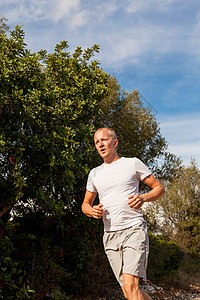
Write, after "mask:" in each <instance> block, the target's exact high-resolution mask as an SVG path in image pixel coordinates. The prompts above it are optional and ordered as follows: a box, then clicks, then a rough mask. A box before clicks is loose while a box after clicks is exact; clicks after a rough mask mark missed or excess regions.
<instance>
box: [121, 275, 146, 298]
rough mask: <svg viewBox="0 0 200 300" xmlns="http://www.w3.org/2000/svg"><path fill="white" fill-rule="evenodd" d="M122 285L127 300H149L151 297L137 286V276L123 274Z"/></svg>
mask: <svg viewBox="0 0 200 300" xmlns="http://www.w3.org/2000/svg"><path fill="white" fill-rule="evenodd" d="M123 283H124V285H123V287H122V290H123V292H124V295H125V298H126V299H128V300H151V299H152V298H151V297H150V296H148V295H147V294H146V293H145V292H144V291H141V290H140V288H139V277H136V276H133V275H130V274H126V273H124V274H123Z"/></svg>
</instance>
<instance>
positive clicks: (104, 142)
mask: <svg viewBox="0 0 200 300" xmlns="http://www.w3.org/2000/svg"><path fill="white" fill-rule="evenodd" d="M94 142H95V147H96V149H97V151H98V153H99V155H100V156H101V157H102V158H103V159H106V158H108V157H113V156H114V155H116V147H117V144H118V140H117V139H113V138H112V136H111V135H110V133H109V131H108V130H107V129H102V130H98V131H97V132H96V133H95V135H94Z"/></svg>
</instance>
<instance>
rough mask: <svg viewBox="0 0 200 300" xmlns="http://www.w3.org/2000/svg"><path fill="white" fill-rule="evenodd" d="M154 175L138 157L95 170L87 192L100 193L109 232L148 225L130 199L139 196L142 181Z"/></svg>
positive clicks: (119, 160) (105, 225) (92, 172)
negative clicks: (129, 203)
mask: <svg viewBox="0 0 200 300" xmlns="http://www.w3.org/2000/svg"><path fill="white" fill-rule="evenodd" d="M150 174H151V171H150V170H149V169H148V168H147V167H146V166H145V164H144V163H143V162H142V161H141V160H139V159H138V158H135V157H134V158H125V157H122V158H120V159H118V160H116V161H114V162H112V163H111V164H104V163H103V164H102V165H100V166H99V167H97V168H94V169H92V170H91V172H90V173H89V176H88V181H87V187H86V188H87V190H88V191H90V192H93V193H95V192H98V195H99V201H100V203H102V204H103V209H104V214H103V222H104V230H105V231H117V230H122V229H125V228H128V227H130V226H132V225H135V224H137V223H140V222H143V221H144V219H143V214H142V212H141V210H140V209H134V208H131V207H129V206H128V202H129V201H130V199H128V197H129V196H131V195H134V194H138V193H139V182H140V180H143V179H144V178H145V177H147V176H148V175H150Z"/></svg>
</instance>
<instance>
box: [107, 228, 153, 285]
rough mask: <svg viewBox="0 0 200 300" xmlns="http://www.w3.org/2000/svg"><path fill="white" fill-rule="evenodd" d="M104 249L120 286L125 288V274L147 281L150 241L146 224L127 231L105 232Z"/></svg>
mask: <svg viewBox="0 0 200 300" xmlns="http://www.w3.org/2000/svg"><path fill="white" fill-rule="evenodd" d="M103 244H104V249H105V252H106V254H107V257H108V260H109V262H110V265H111V267H112V270H113V272H114V274H115V277H116V278H117V280H118V282H119V284H120V285H121V286H123V276H122V275H123V273H128V274H131V275H134V276H138V277H141V278H143V279H144V280H146V268H147V260H148V254H149V239H148V232H147V226H146V223H139V224H136V225H134V226H132V227H129V228H127V229H123V230H118V231H111V232H105V233H104V236H103Z"/></svg>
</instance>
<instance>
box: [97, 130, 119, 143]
mask: <svg viewBox="0 0 200 300" xmlns="http://www.w3.org/2000/svg"><path fill="white" fill-rule="evenodd" d="M103 129H106V130H107V131H108V132H109V134H110V136H111V137H112V139H113V140H115V139H117V135H116V133H115V131H114V130H113V129H111V128H109V127H102V128H99V129H97V131H96V132H95V134H96V133H97V132H98V131H101V130H103ZM95 134H94V135H95Z"/></svg>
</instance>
